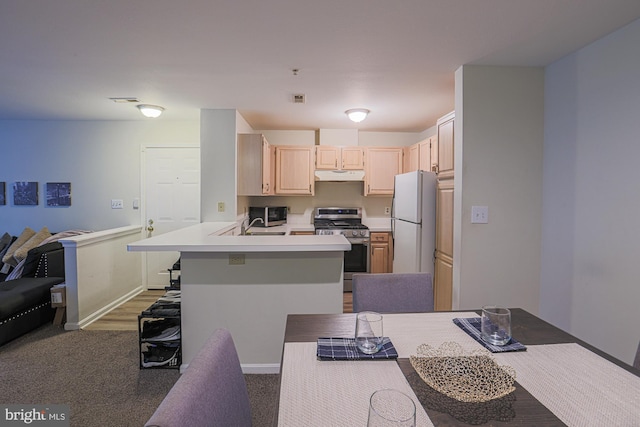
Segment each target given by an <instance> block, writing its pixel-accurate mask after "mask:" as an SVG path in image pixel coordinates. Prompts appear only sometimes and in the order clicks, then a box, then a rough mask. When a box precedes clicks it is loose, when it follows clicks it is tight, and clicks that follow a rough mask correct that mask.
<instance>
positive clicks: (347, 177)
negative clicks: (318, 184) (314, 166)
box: [315, 170, 364, 182]
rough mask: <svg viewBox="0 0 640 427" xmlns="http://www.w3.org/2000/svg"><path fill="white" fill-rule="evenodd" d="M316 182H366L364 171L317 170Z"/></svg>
mask: <svg viewBox="0 0 640 427" xmlns="http://www.w3.org/2000/svg"><path fill="white" fill-rule="evenodd" d="M315 176H316V181H334V182H336V181H337V182H340V181H364V171H363V170H355V171H354V170H331V171H329V170H317V171H316V172H315Z"/></svg>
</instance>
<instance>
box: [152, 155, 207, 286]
mask: <svg viewBox="0 0 640 427" xmlns="http://www.w3.org/2000/svg"><path fill="white" fill-rule="evenodd" d="M143 153H144V154H143V157H144V166H145V172H144V183H143V191H144V198H143V201H144V218H145V226H146V227H147V236H148V237H152V236H158V235H160V234H164V233H167V232H169V231H173V230H177V229H179V228H182V227H187V226H190V225H194V224H198V223H199V222H200V148H198V147H146V148H144V150H143ZM179 257H180V253H179V252H147V253H146V256H145V258H146V261H145V264H146V274H144V275H145V280H146V286H147V289H163V288H164V287H165V286H168V285H169V272H168V269H169V268H171V267H172V266H173V264H174V263H175V262H176V261H177V260H178V258H179ZM143 273H144V272H143ZM174 278H176V277H174Z"/></svg>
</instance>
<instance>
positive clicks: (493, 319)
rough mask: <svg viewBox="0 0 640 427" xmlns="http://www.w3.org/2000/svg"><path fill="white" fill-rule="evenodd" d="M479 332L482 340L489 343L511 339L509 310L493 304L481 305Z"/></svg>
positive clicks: (499, 342)
mask: <svg viewBox="0 0 640 427" xmlns="http://www.w3.org/2000/svg"><path fill="white" fill-rule="evenodd" d="M480 333H481V336H482V340H483V341H485V342H488V343H489V344H493V345H500V346H502V345H505V344H507V343H508V342H509V341H511V311H509V309H508V308H504V307H498V306H495V305H485V306H484V307H482V320H481V323H480Z"/></svg>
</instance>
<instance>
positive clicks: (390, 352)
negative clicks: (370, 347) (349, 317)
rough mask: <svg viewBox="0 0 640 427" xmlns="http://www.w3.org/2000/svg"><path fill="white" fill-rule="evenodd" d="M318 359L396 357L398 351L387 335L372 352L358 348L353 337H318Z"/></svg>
mask: <svg viewBox="0 0 640 427" xmlns="http://www.w3.org/2000/svg"><path fill="white" fill-rule="evenodd" d="M317 355H318V359H320V360H360V359H363V360H367V359H397V358H398V352H397V351H396V348H395V347H394V346H393V344H392V343H391V340H390V339H389V337H384V338H383V339H382V348H381V349H380V351H379V352H377V353H374V354H365V353H363V352H361V351H360V350H358V347H357V346H356V340H355V338H318V353H317Z"/></svg>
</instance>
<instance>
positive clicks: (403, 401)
mask: <svg viewBox="0 0 640 427" xmlns="http://www.w3.org/2000/svg"><path fill="white" fill-rule="evenodd" d="M415 425H416V405H415V403H413V399H411V398H410V397H409V396H407V395H406V394H404V393H402V392H401V391H398V390H392V389H385V390H378V391H376V392H374V393H373V394H372V395H371V398H370V399H369V419H368V421H367V426H368V427H386V426H396V427H398V426H402V427H414V426H415Z"/></svg>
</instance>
